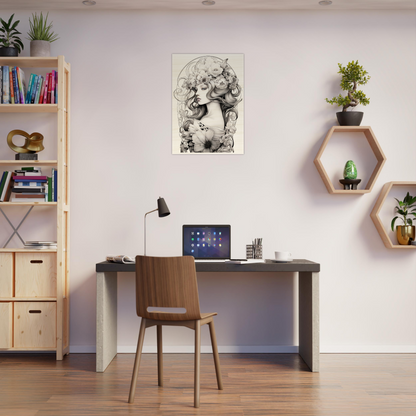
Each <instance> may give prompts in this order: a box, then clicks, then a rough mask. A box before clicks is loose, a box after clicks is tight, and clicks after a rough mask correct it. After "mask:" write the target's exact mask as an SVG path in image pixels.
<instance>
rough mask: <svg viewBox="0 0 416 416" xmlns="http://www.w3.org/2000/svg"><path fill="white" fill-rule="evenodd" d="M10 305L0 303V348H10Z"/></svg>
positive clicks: (8, 303) (9, 303)
mask: <svg viewBox="0 0 416 416" xmlns="http://www.w3.org/2000/svg"><path fill="white" fill-rule="evenodd" d="M12 310H13V309H12V303H11V302H0V348H11V347H12Z"/></svg>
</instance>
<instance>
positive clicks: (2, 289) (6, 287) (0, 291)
mask: <svg viewBox="0 0 416 416" xmlns="http://www.w3.org/2000/svg"><path fill="white" fill-rule="evenodd" d="M13 261H14V254H13V253H0V298H11V297H12V296H13Z"/></svg>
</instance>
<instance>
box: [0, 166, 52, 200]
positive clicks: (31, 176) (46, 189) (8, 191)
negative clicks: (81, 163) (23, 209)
mask: <svg viewBox="0 0 416 416" xmlns="http://www.w3.org/2000/svg"><path fill="white" fill-rule="evenodd" d="M57 181H58V172H57V170H56V169H55V168H53V169H52V176H51V177H47V176H44V175H42V172H41V168H39V167H22V168H21V169H18V170H15V171H14V172H3V176H2V179H1V181H0V202H6V201H10V202H57V200H58V198H57V197H58V194H57V190H58V187H57V183H58V182H57Z"/></svg>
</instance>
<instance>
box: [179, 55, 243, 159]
mask: <svg viewBox="0 0 416 416" xmlns="http://www.w3.org/2000/svg"><path fill="white" fill-rule="evenodd" d="M243 70H244V55H243V54H216V55H190V54H174V55H172V88H173V98H172V101H173V103H172V153H173V154H202V153H204V154H211V153H216V154H244V131H243V128H244V103H243Z"/></svg>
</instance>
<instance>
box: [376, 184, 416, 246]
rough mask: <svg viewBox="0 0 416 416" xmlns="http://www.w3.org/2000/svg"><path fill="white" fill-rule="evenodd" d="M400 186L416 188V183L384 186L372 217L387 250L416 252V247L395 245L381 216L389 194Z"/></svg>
mask: <svg viewBox="0 0 416 416" xmlns="http://www.w3.org/2000/svg"><path fill="white" fill-rule="evenodd" d="M398 186H400V187H409V186H416V182H387V183H386V184H385V185H384V186H383V189H382V190H381V192H380V195H379V197H378V199H377V202H376V203H375V205H374V208H373V210H372V211H371V214H370V217H371V219H372V220H373V222H374V225H375V226H376V228H377V231H378V233H379V234H380V237H381V239H382V240H383V243H384V245H385V246H386V247H387V248H397V249H405V250H416V246H402V245H400V244H393V242H392V241H391V239H390V237H389V235H388V234H387V231H386V229H385V228H384V225H383V223H382V222H381V219H380V216H379V214H380V211H381V209H382V207H383V204H384V201H385V200H386V198H387V196H388V194H389V193H390V191H391V190H392V188H393V187H398Z"/></svg>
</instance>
